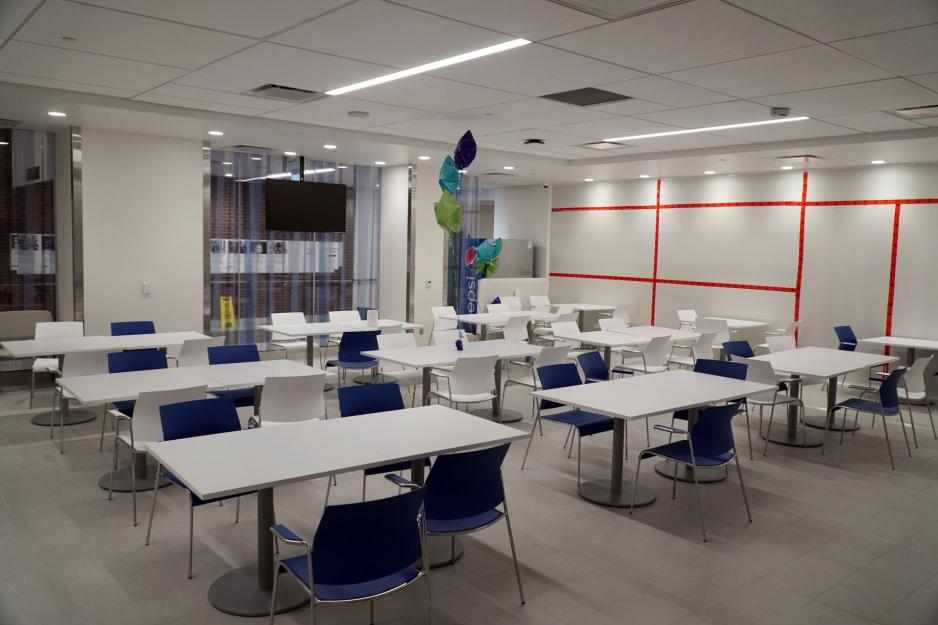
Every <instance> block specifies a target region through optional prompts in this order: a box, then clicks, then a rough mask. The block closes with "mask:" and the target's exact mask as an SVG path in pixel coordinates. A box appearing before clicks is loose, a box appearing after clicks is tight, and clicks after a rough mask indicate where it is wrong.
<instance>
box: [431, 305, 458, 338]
mask: <svg viewBox="0 0 938 625" xmlns="http://www.w3.org/2000/svg"><path fill="white" fill-rule="evenodd" d="M430 313H431V314H432V315H433V327H432V328H430V331H431V332H433V331H436V330H455V329H456V328H458V327H459V322H458V321H456V309H455V308H453V307H452V306H433V307H431V308H430ZM443 315H446V316H447V317H452V318H451V319H447V318H444V317H443Z"/></svg>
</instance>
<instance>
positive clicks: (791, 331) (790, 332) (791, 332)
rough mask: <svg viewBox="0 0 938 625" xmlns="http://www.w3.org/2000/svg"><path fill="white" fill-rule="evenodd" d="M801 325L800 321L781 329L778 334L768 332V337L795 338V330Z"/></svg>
mask: <svg viewBox="0 0 938 625" xmlns="http://www.w3.org/2000/svg"><path fill="white" fill-rule="evenodd" d="M799 325H801V322H800V321H792V322H791V323H789V324H788V326H786V327H784V328H779V329H778V331H776V332H766V333H765V335H766V336H795V330H797V329H798V326H799Z"/></svg>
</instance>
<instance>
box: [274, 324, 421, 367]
mask: <svg viewBox="0 0 938 625" xmlns="http://www.w3.org/2000/svg"><path fill="white" fill-rule="evenodd" d="M395 325H400V326H402V327H403V329H404V330H414V329H419V328H422V327H423V326H422V325H420V324H417V323H410V322H407V321H395V320H393V319H378V325H377V327H369V326H368V325H367V321H364V320H358V321H319V322H314V323H284V324H265V325H261V326H257V328H258V329H259V330H263V331H264V332H269V333H271V334H282V335H284V336H289V337H291V338H297V339H299V338H305V339H306V364H307V365H309V366H313V364H314V362H315V358H314V357H313V353H314V351H315V348H316V342H315V341H316V337H317V336H331V335H336V334H343V333H344V332H362V331H367V330H381V329H383V328H387V327H389V326H395Z"/></svg>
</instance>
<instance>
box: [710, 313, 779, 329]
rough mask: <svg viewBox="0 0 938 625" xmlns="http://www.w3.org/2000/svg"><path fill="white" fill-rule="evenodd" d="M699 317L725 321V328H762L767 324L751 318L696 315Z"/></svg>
mask: <svg viewBox="0 0 938 625" xmlns="http://www.w3.org/2000/svg"><path fill="white" fill-rule="evenodd" d="M698 318H699V319H719V320H720V321H725V322H726V328H727V329H728V330H754V329H756V328H764V327H765V326H767V325H769V324H768V323H766V322H765V321H753V320H751V319H733V318H731V317H713V316H707V317H698Z"/></svg>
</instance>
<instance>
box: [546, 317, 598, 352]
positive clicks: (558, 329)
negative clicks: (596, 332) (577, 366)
mask: <svg viewBox="0 0 938 625" xmlns="http://www.w3.org/2000/svg"><path fill="white" fill-rule="evenodd" d="M574 314H576V313H574ZM550 331H551V340H552V341H553V343H554V347H561V346H563V347H566V348H568V349H569V350H571V351H569V352H568V353H567V358H568V359H570V360H576V357H577V356H579V355H580V354H582V353H584V352H587V351H589V350H585V349H580V342H579V341H574V340H571V339H558V338H556V336H554V335H556V334H558V333H559V334H575V333H577V332H579V331H580V326H578V325H577V322H576V321H555V322H553V323H552V324H550ZM544 338H545V339H546V338H547V337H546V336H545V337H544Z"/></svg>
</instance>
